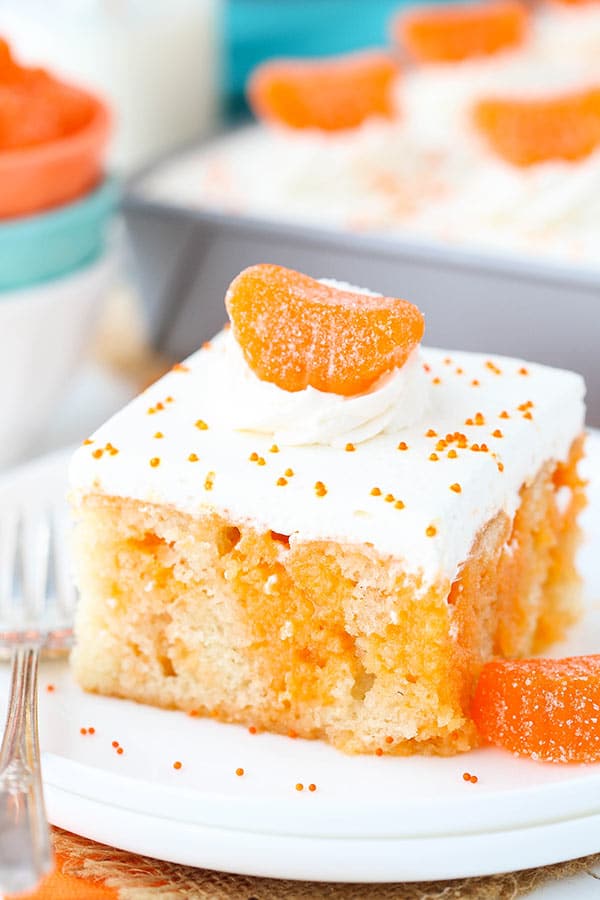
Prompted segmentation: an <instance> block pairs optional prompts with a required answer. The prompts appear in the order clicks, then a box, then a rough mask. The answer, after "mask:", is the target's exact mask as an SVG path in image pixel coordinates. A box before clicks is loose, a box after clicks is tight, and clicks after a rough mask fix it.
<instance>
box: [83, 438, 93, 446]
mask: <svg viewBox="0 0 600 900" xmlns="http://www.w3.org/2000/svg"><path fill="white" fill-rule="evenodd" d="M93 443H94V442H93V440H91V438H86V439H85V441H84V442H83V446H84V447H87V446H88V445H89V444H93Z"/></svg>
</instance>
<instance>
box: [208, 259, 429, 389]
mask: <svg viewBox="0 0 600 900" xmlns="http://www.w3.org/2000/svg"><path fill="white" fill-rule="evenodd" d="M225 302H226V305H227V310H228V312H229V316H230V318H231V322H232V327H233V333H234V335H235V338H236V340H237V342H238V343H239V345H240V347H241V349H242V352H243V354H244V357H245V359H246V362H247V363H248V365H249V366H250V368H251V369H252V370H253V372H254V373H255V374H256V375H257V376H258V377H259V378H260V379H261V380H263V381H269V382H272V383H273V384H276V385H277V386H278V387H280V388H283V389H284V390H286V391H291V392H294V391H301V390H303V389H304V388H306V387H308V386H311V387H313V388H316V389H317V390H320V391H325V392H328V393H335V394H341V395H344V396H352V395H355V394H360V393H362V392H363V391H365V390H368V388H369V387H371V385H372V384H373V383H374V382H375V381H377V379H378V378H380V377H381V376H382V375H384V374H385V373H386V372H389V371H391V370H392V369H395V368H397V367H400V366H402V365H403V364H404V363H405V362H406V360H407V359H408V357H409V355H410V353H411V352H412V351H413V350H414V349H415V347H416V346H417V345H418V343H419V342H420V340H421V338H422V336H423V331H424V327H425V326H424V320H423V316H422V315H421V313H420V312H419V310H418V309H417V307H416V306H414V305H413V304H412V303H408V302H407V301H406V300H397V299H394V298H391V297H378V296H375V297H374V296H367V295H365V294H355V293H351V292H350V291H346V290H339V289H337V288H334V287H331V286H329V285H324V284H321V282H319V281H316V280H315V279H313V278H309V276H308V275H302V274H301V273H299V272H294V271H293V270H291V269H285V268H283V267H281V266H274V265H257V266H251V267H250V268H248V269H245V270H244V271H243V272H241V273H240V274H239V275H238V276H237V277H236V278H235V279H234V280H233V281H232V283H231V285H230V287H229V290H228V291H227V296H226V298H225Z"/></svg>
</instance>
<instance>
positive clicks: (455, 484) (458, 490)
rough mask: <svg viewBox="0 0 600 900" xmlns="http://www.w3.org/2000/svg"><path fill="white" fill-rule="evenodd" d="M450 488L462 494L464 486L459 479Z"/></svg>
mask: <svg viewBox="0 0 600 900" xmlns="http://www.w3.org/2000/svg"><path fill="white" fill-rule="evenodd" d="M450 490H451V491H454V493H455V494H460V493H461V491H462V488H461V486H460V484H459V483H458V481H455V482H454V484H451V485H450Z"/></svg>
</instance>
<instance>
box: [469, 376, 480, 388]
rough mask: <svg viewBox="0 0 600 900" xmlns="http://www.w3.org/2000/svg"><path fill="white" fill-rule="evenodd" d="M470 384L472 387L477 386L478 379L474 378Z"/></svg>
mask: <svg viewBox="0 0 600 900" xmlns="http://www.w3.org/2000/svg"><path fill="white" fill-rule="evenodd" d="M471 386H472V387H479V381H477V379H476V378H474V379H473V381H472V382H471Z"/></svg>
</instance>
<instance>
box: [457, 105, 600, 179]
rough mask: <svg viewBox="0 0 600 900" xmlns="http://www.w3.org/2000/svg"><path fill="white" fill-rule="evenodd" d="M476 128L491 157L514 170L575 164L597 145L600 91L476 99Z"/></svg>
mask: <svg viewBox="0 0 600 900" xmlns="http://www.w3.org/2000/svg"><path fill="white" fill-rule="evenodd" d="M474 115H475V122H476V124H477V127H478V128H479V129H480V130H481V131H482V132H483V134H485V136H486V138H487V140H488V141H489V143H490V145H491V146H492V148H493V149H494V150H495V152H496V153H497V154H498V155H499V156H501V157H502V158H503V159H506V160H507V161H508V162H510V163H513V164H514V165H517V166H530V165H532V164H534V163H539V162H544V161H546V160H551V159H565V160H577V159H583V158H584V157H586V156H589V154H590V153H592V152H593V151H594V150H595V148H596V147H598V146H599V145H600V88H591V89H589V90H586V91H579V92H577V93H573V94H569V95H565V96H562V97H556V98H553V99H540V100H501V99H489V100H480V101H479V102H478V103H477V104H476V106H475V110H474Z"/></svg>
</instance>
